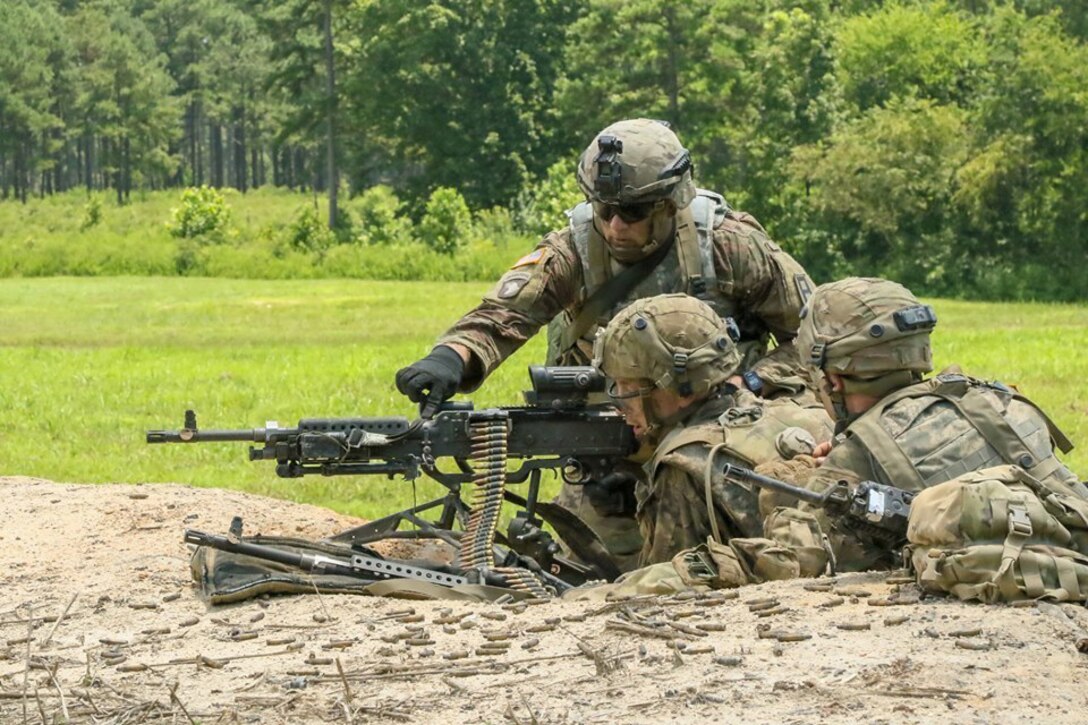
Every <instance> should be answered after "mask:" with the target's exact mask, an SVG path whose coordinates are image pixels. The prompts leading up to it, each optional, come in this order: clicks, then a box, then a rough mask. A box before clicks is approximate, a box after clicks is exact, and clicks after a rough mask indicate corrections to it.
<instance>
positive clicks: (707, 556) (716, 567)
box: [672, 537, 800, 589]
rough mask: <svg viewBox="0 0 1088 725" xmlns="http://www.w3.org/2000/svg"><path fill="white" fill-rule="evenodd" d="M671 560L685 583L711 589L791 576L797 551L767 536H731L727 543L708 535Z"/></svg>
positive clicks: (795, 573) (796, 570) (794, 573)
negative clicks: (744, 537) (698, 543)
mask: <svg viewBox="0 0 1088 725" xmlns="http://www.w3.org/2000/svg"><path fill="white" fill-rule="evenodd" d="M672 564H673V566H674V567H675V568H676V571H677V573H678V574H679V575H680V578H681V579H682V580H683V581H684V582H685V583H686V584H688V585H689V586H705V587H710V588H711V589H732V588H734V587H739V586H743V585H745V584H758V583H760V582H764V581H770V580H777V579H795V578H797V577H798V576H799V572H800V567H799V565H798V563H797V555H796V554H795V553H794V552H793V551H791V550H790V549H788V548H785V547H783V546H779V545H778V544H777V543H776V542H774V541H771V540H770V539H740V538H733V539H730V540H729V543H728V544H719V543H718V542H717V541H715V540H714V539H713V538H712V537H711V538H708V539H707V542H706V543H705V544H700V545H699V546H697V547H695V548H694V549H688V550H686V551H682V552H680V553H679V554H677V555H676V556H675V557H673V560H672Z"/></svg>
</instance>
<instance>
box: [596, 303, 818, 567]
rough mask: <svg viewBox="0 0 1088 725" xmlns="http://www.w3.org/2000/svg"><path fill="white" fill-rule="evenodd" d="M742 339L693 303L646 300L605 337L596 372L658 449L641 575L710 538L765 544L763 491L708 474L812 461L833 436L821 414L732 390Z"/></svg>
mask: <svg viewBox="0 0 1088 725" xmlns="http://www.w3.org/2000/svg"><path fill="white" fill-rule="evenodd" d="M735 337H737V333H736V329H735V327H733V326H732V324H731V321H729V320H722V319H721V318H720V317H719V316H718V315H717V314H716V313H715V311H714V310H713V309H712V308H711V307H710V306H709V305H707V304H705V303H704V302H701V301H699V300H697V299H695V298H693V297H689V296H687V295H659V296H656V297H650V298H647V299H643V300H638V301H637V302H634V303H633V304H631V305H629V306H628V307H626V308H625V309H624V310H623V311H622V312H620V313H619V314H618V315H617V316H616V317H615V318H614V319H613V320H612V321H611V322H610V323H609V324H608V326H607V327H606V328H605V329H604V331H603V332H602V333H601V334H600V335H599V336H598V339H597V341H596V345H595V353H594V361H593V362H594V365H596V366H597V367H598V368H599V369H600V370H601V372H603V373H604V374H605V375H606V376H607V377H608V378H609V380H610V383H609V388H608V391H609V396H610V397H611V398H612V400H613V401H614V402H615V404H616V405H617V407H618V408H619V410H620V411H621V413H623V415H624V417H625V418H626V419H627V421H628V423H630V424H631V425H632V427H633V428H634V430H635V434H636V436H639V437H640V438H641V439H643V440H652V441H655V446H654V452H653V457H652V458H651V460H650V461H649V463H647V464H646V472H647V475H646V477H645V480H644V481H640V482H639V484H638V486H637V488H636V494H637V499H638V513H637V519H638V522H639V525H640V528H641V530H642V534H643V548H642V553H641V555H640V557H639V563H640V565H642V566H645V565H649V564H656V563H660V562H665V561H669V560H670V559H672V557H673V556H675V555H676V554H677V553H679V552H680V551H681V550H683V549H686V548H690V547H693V546H696V545H697V544H700V543H702V542H704V541H706V539H707V537H709V536H713V537H714V538H715V539H717V540H719V541H725V540H728V539H733V538H736V537H740V538H748V537H758V536H761V535H762V531H763V518H762V516H761V515H760V512H759V501H758V493H759V492H758V490H757V489H755V488H753V487H752V486H750V485H747V484H745V483H743V482H738V481H730V480H724V479H720V478H718V479H715V480H713V481H711V480H708V479H707V472H708V464H709V463H711V462H714V461H719V462H720V461H731V462H733V463H735V464H739V465H742V466H755V465H759V464H766V463H770V462H772V461H779V462H780V461H784V460H788V459H790V458H793V457H794V456H795V455H798V454H811V453H812V452H813V450H814V448H815V446H816V444H817V442H818V441H824V440H827V439H828V438H830V436H831V420H830V419H829V418H828V416H827V414H826V413H825V412H824V411H823V410H822V409H821V408H820V407H819V406H818V405H816V404H813V405H810V406H808V407H806V406H805V405H804V404H803V403H802V402H800V401H798V400H796V399H793V398H779V399H777V400H765V399H763V398H760V397H758V396H756V395H754V394H753V393H752V392H751V391H749V390H744V389H740V388H738V387H737V386H735V385H734V384H733V383H732V382H730V381H731V380H732V379H733V376H734V375H735V373H736V371H737V366H738V365H739V364H740V362H741V357H740V353H739V352H738V350H737V349H736V347H735V345H734V342H733V340H734V338H735Z"/></svg>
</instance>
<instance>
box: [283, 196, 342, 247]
mask: <svg viewBox="0 0 1088 725" xmlns="http://www.w3.org/2000/svg"><path fill="white" fill-rule="evenodd" d="M286 241H287V245H288V246H289V247H290V248H291V249H293V250H295V251H299V252H319V251H323V250H325V249H328V248H329V247H331V246H332V245H333V244H335V243H336V235H335V234H333V233H332V232H331V231H329V228H328V227H327V226H325V222H324V221H323V220H322V219H320V218H319V217H318V215H317V209H316V208H315V207H314V206H312V205H309V204H307V205H304V206H302V207H299V210H298V213H297V214H296V215H295V220H294V221H293V222H291V224H290V226H288V227H287V240H286Z"/></svg>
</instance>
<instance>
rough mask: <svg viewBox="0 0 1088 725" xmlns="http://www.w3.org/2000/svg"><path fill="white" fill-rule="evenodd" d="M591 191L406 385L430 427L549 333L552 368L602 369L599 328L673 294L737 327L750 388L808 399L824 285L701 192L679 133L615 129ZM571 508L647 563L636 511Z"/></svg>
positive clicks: (638, 125)
mask: <svg viewBox="0 0 1088 725" xmlns="http://www.w3.org/2000/svg"><path fill="white" fill-rule="evenodd" d="M578 183H579V186H580V187H581V188H582V190H583V191H584V192H585V194H586V199H587V200H586V201H585V202H583V203H582V204H579V205H578V206H576V207H574V209H572V210H571V211H570V212H569V217H570V223H569V225H568V226H566V227H564V228H563V229H560V230H557V231H554V232H552V233H550V234H548V235H547V236H546V237H545V238H544V239H543V241H541V243H540V244H539V245H537V247H536V249H534V250H533V251H532V252H530V253H529V254H527V255H525V256H524V257H522V258H521V259H519V260H518V261H517V262H515V263H514V265H513V267H511V269H510V270H509V271H508V272H507V273H506V274H505V275H503V277H502V278H501V279H500V280H499V282H498V284H496V285H495V287H494V288H493V289H492V290H491V291H490V292H489V293H488V294H487V295H486V296H485V297H484V299H483V302H481V304H480V305H479V306H477V307H476V308H475V309H474V310H472V311H470V312H469V313H468V314H466V315H465V316H464V317H462V318H461V319H460V320H459V321H458V322H457V323H455V324H454V325H453V327H451V328H450V329H449V330H448V331H447V332H446V333H445V334H444V335H443V336H442V337H441V338H440V339H439V340H438V343H437V344H436V346H435V348H434V349H433V350H432V351H431V353H430V354H429V355H427V356H426V357H425V358H423V359H422V360H420V361H418V362H416V363H414V364H412V365H409V366H408V367H405V368H403V369H401V370H400V371H398V372H397V376H396V382H397V388H398V389H399V390H400V391H401V392H402V393H404V394H405V395H407V396H408V397H409V398H410V399H411V400H413V401H415V402H419V403H423V404H424V405H423V410H422V411H421V414H422V415H423V416H424V417H428V416H429V415H431V414H433V412H434V410H435V409H436V407H437V406H438V404H439V403H440V402H441V401H443V400H445V399H446V398H448V397H450V396H451V395H453V394H454V393H455V392H458V391H460V392H471V391H473V390H475V389H476V388H477V387H479V386H480V384H481V383H482V382H483V381H484V379H486V377H487V376H488V375H489V374H490V373H491V372H492V371H493V370H494V369H495V368H496V367H498V365H499V364H500V363H502V361H503V360H505V359H506V358H507V357H509V356H510V355H511V354H513V353H514V351H516V350H517V349H518V348H519V347H521V345H522V344H524V343H525V341H526V340H528V339H529V338H530V337H532V336H533V335H534V334H536V332H537V331H538V330H539V329H540V328H541V327H544V326H545V325H548V326H549V327H548V333H549V335H548V336H549V345H548V348H549V351H548V362H549V363H550V364H568V365H571V364H582V365H584V364H588V362H589V360H590V357H591V354H592V340H593V337H594V335H595V334H596V331H597V329H598V328H599V327H601V326H603V325H605V324H606V323H607V322H608V320H610V319H611V318H612V317H613V315H614V314H615V313H616V312H618V311H619V310H621V309H623V308H624V307H625V306H627V305H628V304H630V303H631V302H633V301H634V300H636V299H640V298H644V297H649V296H653V295H656V294H661V293H669V292H685V293H688V294H691V295H693V296H695V297H698V298H699V299H702V300H704V301H705V302H707V303H708V304H709V305H710V306H711V307H712V308H713V309H714V310H715V312H717V313H718V315H720V316H721V317H722V318H723V319H724V318H725V317H732V318H734V319H735V320H736V321H737V323H738V325H739V329H740V339H739V341H738V343H737V347H738V349H739V351H740V353H741V364H740V366H739V367H738V370H737V371H736V375H735V376H734V378H733V384H734V385H736V386H737V387H738V388H741V387H747V388H749V389H751V390H753V391H755V392H756V393H758V394H762V395H763V396H764V397H768V398H769V397H775V396H776V395H779V394H784V393H785V394H799V393H803V392H804V391H805V385H806V384H805V381H804V379H803V377H801V376H800V375H799V373H800V362H799V360H798V359H797V356H796V352H795V350H794V346H793V344H792V340H793V337H794V336H795V334H796V331H797V325H798V322H799V315H800V311H801V307H802V306H803V304H804V302H805V299H806V297H807V295H808V294H809V292H810V290H811V289H812V282H811V280H810V279H809V277H808V275H807V274H806V273H805V271H804V269H802V268H801V266H800V265H799V264H798V263H797V262H796V261H794V259H793V258H792V257H790V256H789V255H788V254H787V253H785V252H784V251H782V249H781V248H779V247H778V245H776V244H775V243H774V242H773V241H771V240H770V238H769V237H768V236H767V234H766V232H765V231H764V230H763V227H762V226H760V224H759V222H757V221H756V220H755V219H754V218H753V217H752V216H750V215H748V214H745V213H743V212H738V211H734V210H732V209H730V208H729V206H728V205H727V204H726V203H725V200H724V199H723V198H722V197H721V196H720V195H719V194H716V193H714V192H710V191H704V190H701V189H697V188H696V187H695V184H694V183H693V181H692V161H691V157H690V155H689V154H688V151H687V150H686V149H685V148H684V147H683V146H682V145H681V144H680V141H679V139H678V138H677V137H676V135H675V134H674V133H673V132H672V131H671V130H669V128H668V127H667V126H666V125H664V124H662V123H660V122H657V121H651V120H646V119H634V120H627V121H620V122H618V123H615V124H613V125H611V126H609V127H608V128H606V129H604V130H603V131H602V132H601V133H600V134H598V135H597V137H596V138H594V140H593V142H592V143H591V144H590V145H589V147H588V148H587V149H586V150H585V152H584V153H583V154H582V157H581V161H580V163H579V166H578ZM772 338H773V340H774V342H775V343H776V345H777V346H776V347H775V348H774V349H773V350H771V351H770V352H768V343H769V342H770V340H771V339H772ZM560 501H561V502H562V503H563V504H564V505H566V506H568V508H571V509H573V510H575V511H576V512H577V513H578V514H579V515H580V516H582V517H583V518H585V519H587V521H588V522H589V523H590V524H591V526H593V528H594V529H596V530H597V531H598V533H601V534H603V538H604V539H605V543H606V544H607V545H608V546H609V549H610V550H611V551H612V552H613V553H614V554H617V555H619V556H623V555H631V554H633V553H634V552H637V551H638V547H639V541H638V536H637V529H636V528H635V527H634V525H633V521H632V519H630V517H629V516H627V515H625V514H627V513H629V512H615V513H618V514H619V515H617V516H612V517H608V518H602V517H601V516H598V515H597V514H596V512H595V511H594V509H593V508H592V507H590V506H589V505H587V502H585V501H583V500H582V491H581V490H575V489H572V488H571V487H564V491H563V494H562V495H561V497H560Z"/></svg>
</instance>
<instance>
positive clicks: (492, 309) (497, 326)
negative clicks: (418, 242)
mask: <svg viewBox="0 0 1088 725" xmlns="http://www.w3.org/2000/svg"><path fill="white" fill-rule="evenodd" d="M579 206H580V207H582V208H588V206H589V204H588V203H587V202H583V204H582V205H579ZM583 214H584V212H583V211H581V210H580V209H579V208H576V209H575V210H574V212H572V217H579V216H582V215H583ZM685 217H687V219H685ZM690 217H691V214H690V210H689V209H681V210H680V211H679V212H678V213H677V226H678V228H681V229H682V228H683V227H684V225H685V224H691V222H690ZM681 233H682V232H681V231H678V232H677V241H676V242H674V244H673V245H672V248H671V249H670V250H669V252H668V254H667V256H666V257H665V259H664V260H663V261H662V262H661V264H660V265H659V268H658V271H657V273H654V274H651V275H650V276H649V277H648V278H646V279H645V280H643V281H642V283H641V284H639V285H638V286H637V287H636V288H635V289H634V290H633V291H632V292H631V293H630V294H629V295H628V296H627V299H625V300H624V301H622V302H621V303H620V304H619V305H617V307H616V308H615V309H613V310H609V311H608V312H607V313H606V314H604V315H602V316H601V318H600V319H599V320H598V326H603V325H605V324H607V322H608V320H609V319H610V318H611V317H612V316H613V315H614V314H615V313H616V312H618V311H619V310H620V309H622V308H623V307H626V306H627V305H628V304H630V303H631V302H633V301H634V300H636V299H642V298H645V297H652V296H654V295H657V294H662V293H670V292H684V293H689V294H692V293H694V292H696V291H700V290H701V296H703V297H706V301H707V302H708V303H709V304H710V305H711V307H713V308H714V309H715V311H716V312H718V314H719V315H720V316H722V317H723V318H724V317H732V318H733V319H734V320H736V322H737V324H738V326H739V327H740V330H741V339H740V341H739V346H740V347H742V349H743V350H744V352H745V355H744V357H745V359H746V360H747V361H748V365H747V366H746V368H745V369H748V370H752V371H754V372H756V373H757V374H758V375H759V376H760V377H761V378H762V379H763V380H764V382H765V384H766V385H767V386H768V387H770V388H772V389H773V388H774V386H776V385H779V384H780V385H782V386H783V387H785V388H787V389H788V390H789V391H790V392H793V391H796V390H797V389H798V388H799V387H800V386H802V385H803V384H804V383H803V379H802V378H800V377H798V374H799V367H800V363H799V361H798V359H797V356H796V353H795V350H794V346H793V344H792V339H793V337H794V335H795V334H796V331H797V325H798V323H799V320H800V312H801V307H802V306H803V305H804V302H805V295H807V294H808V290H810V289H811V287H812V282H811V280H810V279H809V277H808V275H807V274H805V271H804V269H803V268H802V267H801V265H799V264H798V263H797V262H796V261H795V260H794V259H793V258H792V257H791V256H790V255H789V254H787V253H786V252H784V251H782V249H781V248H780V247H779V246H778V245H777V244H775V243H774V242H772V241H771V240H770V238H769V237H768V236H767V234H766V232H765V231H764V230H763V227H761V226H760V225H759V222H757V221H756V220H755V219H754V218H753V217H751V216H750V215H748V214H744V213H742V212H735V211H727V212H724V213H723V214H722V216H721V221H720V222H719V223H718V224H717V226H715V227H714V229H713V233H712V235H711V237H710V245H711V250H710V251H711V254H710V257H711V259H712V265H713V266H712V269H711V272H712V274H713V277H710V278H709V279H705V278H699V279H698V280H693V279H691V278H690V276H687V275H685V273H684V270H685V268H686V264H687V262H686V261H685V260H682V259H681V258H680V254H681V250H682V249H683V245H682V244H681V243H680V242H679V241H678V240H679V237H680V236H681ZM573 236H574V234H573V232H572V229H571V228H567V229H562V230H559V231H555V232H552V233H550V234H548V235H547V236H546V237H545V238H544V240H543V241H542V242H541V243H540V244H539V245H538V246H537V247H536V249H535V250H533V251H532V252H531V253H529V254H527V255H526V256H524V257H522V258H521V259H519V260H518V261H517V262H515V263H514V266H513V267H511V269H510V271H508V272H507V273H506V274H505V275H503V277H502V278H501V279H500V280H499V282H498V284H496V285H495V287H494V288H493V289H492V290H491V291H490V292H488V293H487V295H486V296H485V297H484V299H483V302H482V303H481V304H480V305H479V306H477V307H476V308H475V309H474V310H472V311H470V312H469V313H468V314H466V315H465V316H464V317H462V318H461V319H460V320H459V321H458V322H457V323H455V324H454V325H453V327H451V328H450V329H449V330H448V331H447V332H446V333H445V334H444V335H443V336H442V337H441V338H439V340H438V342H437V343H436V344H438V345H448V344H450V343H458V344H461V345H464V346H465V347H466V348H468V349H469V350H471V351H472V353H473V355H474V357H475V358H476V360H477V361H478V363H479V367H476V368H473V367H470V368H469V369H468V370H466V373H465V376H464V377H463V379H462V382H461V387H460V390H461V392H471V391H472V390H475V389H476V388H478V387H479V386H480V384H481V383H482V382H483V381H484V379H485V378H486V377H487V376H488V375H489V374H490V373H491V372H492V371H493V370H494V369H495V368H496V367H498V366H499V364H500V363H502V361H503V360H505V359H506V358H508V357H509V356H510V355H512V354H513V353H514V352H515V351H516V350H517V349H518V348H520V347H521V346H522V345H523V344H524V343H525V341H526V340H528V339H529V338H530V337H532V336H533V335H534V334H536V332H537V331H538V330H539V329H540V328H541V327H544V326H545V325H547V324H548V323H549V322H551V321H552V319H553V318H555V317H557V316H559V315H567V316H568V317H571V318H573V317H574V316H575V315H577V312H578V311H579V310H580V309H581V307H582V305H583V304H584V303H585V301H586V299H587V298H588V297H589V295H590V294H591V293H592V290H593V289H596V288H598V287H599V286H600V285H601V284H602V283H603V280H606V279H608V278H610V277H612V276H614V275H615V274H617V273H619V272H620V271H622V269H623V268H624V267H625V265H622V264H620V263H619V262H617V261H616V260H614V259H612V258H611V257H610V256H609V255H608V253H607V249H606V248H605V242H604V239H603V238H602V237H601V236H600V234H599V233H598V232H596V230H594V231H593V232H592V235H591V239H590V245H589V250H588V252H589V255H588V257H589V258H588V259H584V258H583V257H582V256H581V255H580V254H579V252H578V249H577V245H576V244H575V243H574V240H573ZM590 265H592V266H590ZM587 271H589V272H590V273H595V275H596V276H598V277H599V279H597V280H588V279H587V274H586V273H587ZM708 276H709V275H708ZM692 285H696V286H698V287H699V288H700V289H699V290H696V289H693V288H692ZM696 296H699V295H696ZM598 326H594V327H592V328H591V329H590V330H589V332H587V333H586V334H585V335H584V336H583V338H582V339H581V340H579V341H578V346H577V350H574V351H571V355H570V356H569V357H568V358H567V359H565V360H563V362H564V363H566V364H571V365H586V364H588V363H589V359H590V355H591V352H590V351H591V350H592V342H591V341H592V339H593V337H594V335H595V334H596V332H597V330H598V329H599V327H598ZM772 335H773V336H774V338H775V340H776V342H777V343H778V346H777V347H776V348H775V349H774V350H772V351H771V352H770V353H769V354H766V349H767V343H768V340H769V338H770V337H771V336H772Z"/></svg>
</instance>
